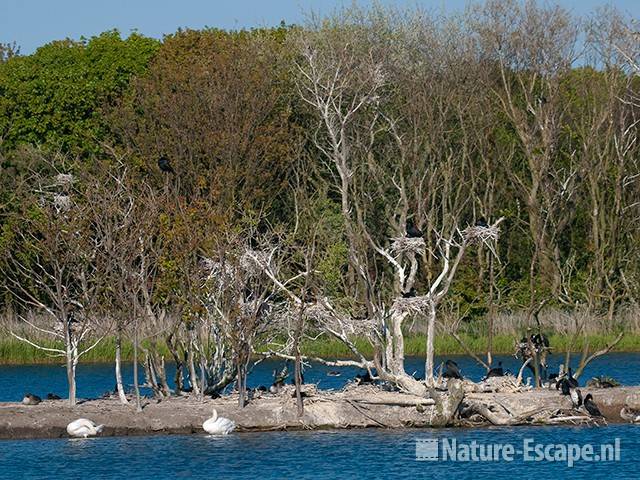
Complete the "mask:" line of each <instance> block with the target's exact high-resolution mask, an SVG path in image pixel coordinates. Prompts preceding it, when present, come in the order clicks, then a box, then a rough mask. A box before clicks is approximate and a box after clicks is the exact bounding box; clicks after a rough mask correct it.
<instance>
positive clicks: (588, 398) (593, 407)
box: [584, 394, 602, 417]
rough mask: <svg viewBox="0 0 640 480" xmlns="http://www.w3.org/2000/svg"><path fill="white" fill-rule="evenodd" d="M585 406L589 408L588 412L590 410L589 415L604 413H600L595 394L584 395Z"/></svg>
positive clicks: (600, 415) (599, 415) (597, 415)
mask: <svg viewBox="0 0 640 480" xmlns="http://www.w3.org/2000/svg"><path fill="white" fill-rule="evenodd" d="M584 408H586V409H587V412H589V415H591V416H592V417H602V413H600V409H599V408H598V406H597V405H596V404H595V402H594V401H593V396H592V395H591V394H588V395H587V396H586V397H584Z"/></svg>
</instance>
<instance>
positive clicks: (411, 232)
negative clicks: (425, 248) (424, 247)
mask: <svg viewBox="0 0 640 480" xmlns="http://www.w3.org/2000/svg"><path fill="white" fill-rule="evenodd" d="M423 236H424V234H423V233H422V231H420V229H418V228H417V227H416V226H415V225H414V223H413V221H412V220H407V237H409V238H422V237H423Z"/></svg>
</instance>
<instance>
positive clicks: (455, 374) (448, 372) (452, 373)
mask: <svg viewBox="0 0 640 480" xmlns="http://www.w3.org/2000/svg"><path fill="white" fill-rule="evenodd" d="M444 367H445V369H444V373H443V374H442V377H443V378H457V379H458V380H462V374H461V373H460V369H459V368H458V364H457V363H456V362H454V361H453V360H447V361H446V362H444Z"/></svg>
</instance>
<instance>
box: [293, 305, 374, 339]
mask: <svg viewBox="0 0 640 480" xmlns="http://www.w3.org/2000/svg"><path fill="white" fill-rule="evenodd" d="M304 314H305V316H306V317H307V318H308V319H309V320H311V321H312V322H315V323H316V324H317V325H318V326H319V327H321V328H327V329H331V330H334V331H337V332H344V333H346V334H348V335H365V334H367V333H370V332H371V328H372V327H373V326H374V323H375V321H374V320H372V319H370V318H361V319H354V318H349V317H344V318H342V316H337V315H336V314H335V313H334V312H332V311H331V310H329V309H328V308H327V307H325V306H324V305H322V304H321V303H312V304H307V305H306V306H305V310H304Z"/></svg>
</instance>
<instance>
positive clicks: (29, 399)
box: [22, 393, 42, 405]
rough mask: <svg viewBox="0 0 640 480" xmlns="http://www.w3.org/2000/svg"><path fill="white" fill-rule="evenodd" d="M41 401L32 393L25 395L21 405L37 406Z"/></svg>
mask: <svg viewBox="0 0 640 480" xmlns="http://www.w3.org/2000/svg"><path fill="white" fill-rule="evenodd" d="M41 401H42V399H41V398H40V397H39V396H38V395H34V394H33V393H25V395H24V398H23V399H22V403H23V404H24V405H38V404H39V403H40V402H41Z"/></svg>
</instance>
